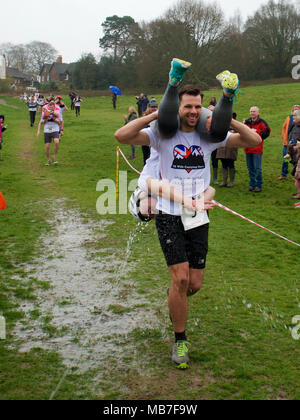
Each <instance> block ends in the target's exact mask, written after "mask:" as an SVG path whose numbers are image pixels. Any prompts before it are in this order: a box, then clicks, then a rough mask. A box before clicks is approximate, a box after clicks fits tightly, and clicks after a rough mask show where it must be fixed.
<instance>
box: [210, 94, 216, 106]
mask: <svg viewBox="0 0 300 420" xmlns="http://www.w3.org/2000/svg"><path fill="white" fill-rule="evenodd" d="M209 105H211V106H216V105H217V100H216V97H215V96H212V97H211V100H210V104H209Z"/></svg>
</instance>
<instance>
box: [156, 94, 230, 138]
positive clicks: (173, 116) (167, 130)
mask: <svg viewBox="0 0 300 420" xmlns="http://www.w3.org/2000/svg"><path fill="white" fill-rule="evenodd" d="M232 106H233V104H232V101H230V100H229V98H227V97H226V96H224V94H223V95H222V96H221V98H220V99H219V101H218V103H217V105H216V106H215V109H214V111H213V112H211V111H210V110H209V109H207V108H204V107H203V108H202V112H201V116H200V120H199V121H198V124H197V126H196V131H197V132H198V133H199V134H200V136H201V138H203V140H206V141H208V142H211V143H218V142H221V141H223V140H225V138H226V136H227V133H228V130H229V128H230V123H231V120H232ZM178 110H179V96H178V87H174V86H168V87H167V90H166V92H165V94H164V97H163V99H162V101H161V103H160V106H159V109H158V131H159V134H160V135H161V137H162V138H166V139H168V138H171V137H173V136H174V135H175V134H176V132H177V130H178V129H179V127H180V120H179V116H178ZM211 113H212V122H211V128H210V131H207V130H206V120H207V117H208V116H209V115H210V114H211Z"/></svg>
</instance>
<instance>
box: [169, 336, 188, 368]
mask: <svg viewBox="0 0 300 420" xmlns="http://www.w3.org/2000/svg"><path fill="white" fill-rule="evenodd" d="M188 345H189V343H188V342H187V341H177V342H176V343H174V346H173V353H172V362H173V363H174V364H175V365H176V367H177V368H178V369H187V368H188V367H189V363H190V359H189V355H188Z"/></svg>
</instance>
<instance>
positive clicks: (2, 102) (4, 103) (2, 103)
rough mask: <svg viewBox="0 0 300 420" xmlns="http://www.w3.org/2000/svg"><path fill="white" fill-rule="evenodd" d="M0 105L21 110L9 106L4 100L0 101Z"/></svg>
mask: <svg viewBox="0 0 300 420" xmlns="http://www.w3.org/2000/svg"><path fill="white" fill-rule="evenodd" d="M0 105H3V106H7V108H12V109H20V108H18V107H17V106H15V105H8V103H6V101H5V100H4V99H0Z"/></svg>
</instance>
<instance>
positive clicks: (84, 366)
mask: <svg viewBox="0 0 300 420" xmlns="http://www.w3.org/2000/svg"><path fill="white" fill-rule="evenodd" d="M110 223H112V222H108V221H106V220H105V219H102V221H100V222H91V221H88V222H86V219H83V218H82V216H81V215H80V213H79V212H78V211H76V210H69V209H64V208H63V206H62V203H59V205H57V206H56V208H55V209H54V211H53V219H51V220H49V224H50V225H51V226H52V228H53V229H52V230H51V232H50V233H49V234H47V235H46V236H44V237H43V238H42V246H41V256H40V257H39V258H38V259H36V260H35V261H33V262H32V264H30V265H28V266H26V267H25V270H26V272H27V273H28V276H27V278H26V279H25V280H24V278H23V279H21V278H20V279H19V281H20V282H23V283H26V282H30V281H31V283H32V279H35V281H37V283H38V284H39V287H37V288H36V289H35V292H34V295H35V296H36V299H35V300H34V301H23V302H21V307H20V309H21V310H22V311H23V312H24V313H25V318H24V319H22V321H21V322H19V323H17V325H16V326H15V329H14V331H13V332H12V333H13V335H14V336H15V339H16V343H18V344H16V345H17V347H18V349H19V351H21V352H28V351H30V350H31V349H33V348H41V349H45V350H53V351H56V352H58V353H59V354H60V355H61V356H62V358H63V362H64V364H65V365H66V366H67V367H68V368H74V367H75V368H78V371H79V372H85V371H86V370H88V369H90V368H95V367H97V366H99V365H101V363H103V361H104V360H105V357H106V355H109V356H111V355H114V353H116V354H117V353H118V351H120V349H118V345H117V344H116V343H117V342H118V338H120V336H122V337H123V338H125V337H126V335H127V334H128V333H130V332H131V331H133V330H134V329H135V328H136V327H139V328H143V327H145V328H156V327H157V326H158V324H159V322H158V320H157V318H156V316H155V314H154V313H152V310H151V307H150V305H149V303H148V302H147V301H145V300H144V299H142V298H141V296H139V295H137V294H136V292H135V291H134V287H132V286H133V283H134V282H133V281H132V280H131V279H130V271H131V270H132V269H133V268H134V265H133V264H132V263H130V264H129V263H128V262H127V260H128V258H129V256H130V253H131V244H132V241H133V240H134V237H135V235H137V234H138V229H139V227H138V226H137V228H136V230H135V231H133V232H131V233H130V232H129V233H128V241H127V247H126V249H125V250H124V251H123V257H122V259H120V257H118V256H117V255H115V252H114V250H109V249H101V250H100V252H99V250H98V251H96V250H95V249H94V248H93V243H94V242H95V241H101V238H103V237H105V235H106V234H107V233H106V229H107V228H108V226H109V224H110ZM99 228H100V230H99ZM102 254H103V255H102ZM128 282H129V283H128ZM124 290H125V291H126V292H125V293H124ZM19 303H20V302H19ZM151 320H152V321H151ZM116 357H117V356H116Z"/></svg>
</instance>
